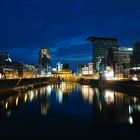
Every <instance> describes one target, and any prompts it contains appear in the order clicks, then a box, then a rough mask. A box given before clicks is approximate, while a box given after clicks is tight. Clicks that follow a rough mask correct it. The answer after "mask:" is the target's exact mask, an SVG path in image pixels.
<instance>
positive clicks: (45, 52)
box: [39, 48, 51, 72]
mask: <svg viewBox="0 0 140 140" xmlns="http://www.w3.org/2000/svg"><path fill="white" fill-rule="evenodd" d="M50 63H51V55H50V51H49V49H47V48H43V49H41V50H40V52H39V64H40V66H41V68H43V69H44V70H45V72H48V71H49V67H50Z"/></svg>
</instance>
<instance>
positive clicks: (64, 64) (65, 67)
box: [56, 62, 69, 71]
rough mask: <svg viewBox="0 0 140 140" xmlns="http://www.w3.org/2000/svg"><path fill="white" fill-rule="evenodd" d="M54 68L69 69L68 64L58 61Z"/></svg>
mask: <svg viewBox="0 0 140 140" xmlns="http://www.w3.org/2000/svg"><path fill="white" fill-rule="evenodd" d="M56 70H57V71H62V70H69V64H66V63H60V62H58V63H57V64H56Z"/></svg>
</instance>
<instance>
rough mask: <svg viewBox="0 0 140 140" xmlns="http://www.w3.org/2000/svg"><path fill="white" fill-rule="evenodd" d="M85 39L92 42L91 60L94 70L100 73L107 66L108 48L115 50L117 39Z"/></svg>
mask: <svg viewBox="0 0 140 140" xmlns="http://www.w3.org/2000/svg"><path fill="white" fill-rule="evenodd" d="M87 41H90V42H92V45H93V46H92V49H93V50H92V56H93V57H92V61H93V64H94V67H95V70H96V72H99V73H102V72H104V71H105V69H106V66H107V55H108V49H110V48H112V49H113V50H117V47H118V40H117V39H116V38H99V37H89V38H87Z"/></svg>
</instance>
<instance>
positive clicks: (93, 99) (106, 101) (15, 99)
mask: <svg viewBox="0 0 140 140" xmlns="http://www.w3.org/2000/svg"><path fill="white" fill-rule="evenodd" d="M74 98H76V99H78V100H73V99H74ZM70 100H72V101H73V102H79V101H80V102H82V104H83V105H82V106H83V107H84V106H87V107H89V108H91V110H90V111H91V114H92V115H93V116H92V119H93V122H92V123H93V124H94V123H95V124H97V125H98V124H101V123H102V124H107V123H112V122H113V123H114V122H115V123H128V124H130V125H133V124H134V123H139V120H137V118H139V117H138V116H139V115H140V99H139V98H138V97H132V96H129V95H127V94H124V93H121V92H116V91H113V90H109V89H106V90H103V89H99V88H92V87H90V86H89V85H79V84H73V83H64V82H63V83H61V84H57V85H48V86H46V87H42V88H39V89H34V90H30V91H27V92H26V93H19V94H17V95H11V96H9V97H4V98H1V99H0V119H3V118H5V117H10V116H11V114H12V113H14V112H15V111H17V112H18V111H20V109H21V108H24V106H25V105H27V108H28V105H30V104H32V103H36V102H39V104H40V114H41V116H46V117H47V115H48V114H49V112H50V111H51V109H52V108H53V104H56V105H58V106H59V105H61V107H62V108H63V107H65V105H63V103H65V102H69V101H70ZM73 102H69V107H70V108H71V110H73V109H75V112H78V110H76V108H73V106H72V104H73ZM13 110H14V111H13ZM83 110H84V109H83ZM63 111H64V112H65V109H64V110H63ZM53 113H54V114H55V112H53ZM26 115H27V114H26ZM56 115H57V114H56Z"/></svg>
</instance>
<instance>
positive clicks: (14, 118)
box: [0, 83, 140, 140]
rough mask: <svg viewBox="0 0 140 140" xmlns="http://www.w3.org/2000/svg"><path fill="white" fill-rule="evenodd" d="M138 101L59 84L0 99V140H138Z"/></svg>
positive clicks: (130, 97) (109, 91)
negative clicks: (6, 139) (7, 139)
mask: <svg viewBox="0 0 140 140" xmlns="http://www.w3.org/2000/svg"><path fill="white" fill-rule="evenodd" d="M139 128H140V98H138V97H133V96H129V95H127V94H125V93H121V92H116V91H113V90H109V89H105V90H103V89H99V88H91V87H90V86H88V85H79V84H74V83H61V84H59V85H48V86H46V87H42V88H38V89H34V90H30V91H27V92H26V93H19V94H17V95H12V94H11V95H10V96H8V97H3V96H0V140H1V139H4V138H9V139H19V140H20V139H137V138H138V137H139V138H140V130H139Z"/></svg>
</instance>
